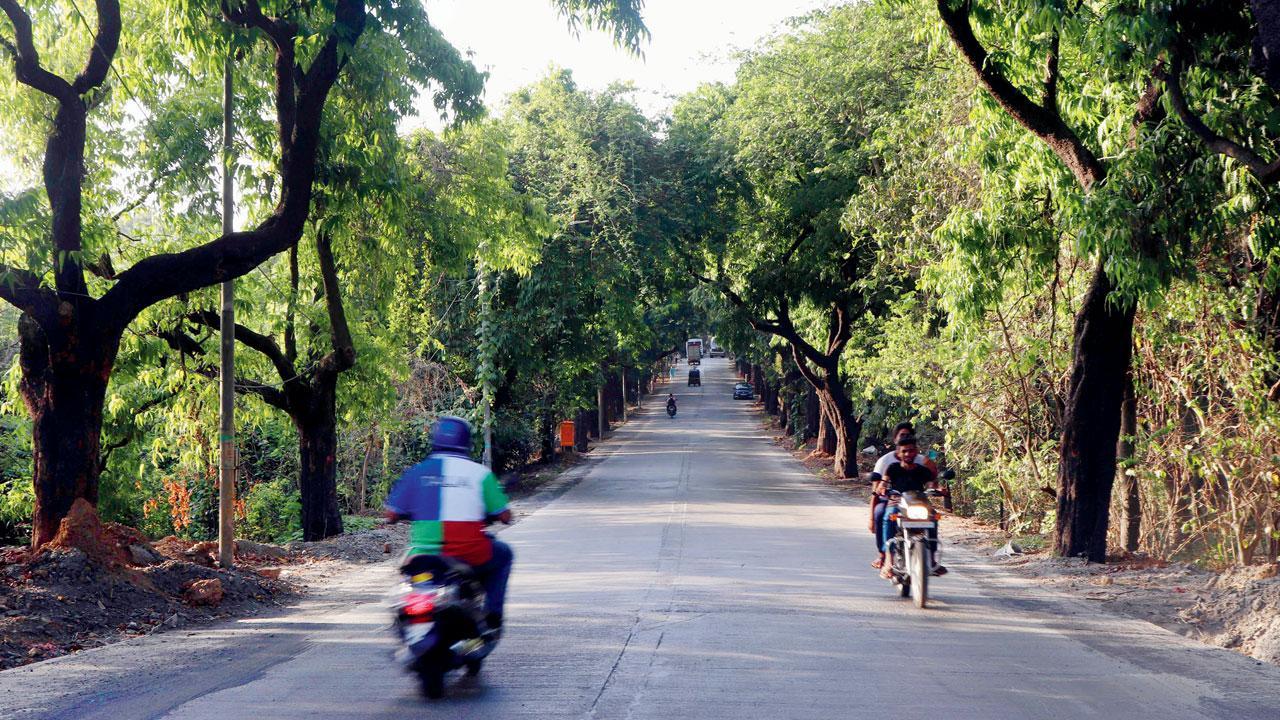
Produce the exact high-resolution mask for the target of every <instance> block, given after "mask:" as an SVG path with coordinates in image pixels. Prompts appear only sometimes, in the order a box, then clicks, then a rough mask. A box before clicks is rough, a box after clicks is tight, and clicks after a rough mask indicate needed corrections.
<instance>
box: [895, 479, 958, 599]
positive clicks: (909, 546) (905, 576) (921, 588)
mask: <svg viewBox="0 0 1280 720" xmlns="http://www.w3.org/2000/svg"><path fill="white" fill-rule="evenodd" d="M954 477H955V472H954V471H951V470H947V471H946V472H944V473H943V474H942V478H943V479H944V480H950V479H952V478H954ZM941 495H943V493H940V492H938V491H936V490H926V491H924V492H922V493H921V492H905V493H899V492H894V491H892V490H891V491H890V492H889V507H888V508H886V510H885V512H886V513H889V518H890V519H891V520H893V521H894V522H896V523H897V525H898V532H897V534H895V535H894V536H893V537H891V538H889V539H888V553H887V555H886V556H885V562H887V563H889V571H890V572H891V573H892V577H891V578H890V582H892V583H893V584H894V585H895V586H897V588H898V592H899V593H901V595H902V597H907V596H908V595H910V596H911V600H912V602H914V603H915V606H916V607H918V608H924V607H925V605H926V604H927V603H928V602H929V578H930V577H931V576H932V575H933V574H934V570H935V569H936V568H937V566H938V557H939V554H940V548H939V547H938V511H937V510H935V509H934V508H933V504H932V503H930V502H929V498H932V497H939V496H941Z"/></svg>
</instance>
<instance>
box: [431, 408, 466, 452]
mask: <svg viewBox="0 0 1280 720" xmlns="http://www.w3.org/2000/svg"><path fill="white" fill-rule="evenodd" d="M431 451H432V452H451V453H460V454H462V455H470V454H471V423H469V422H467V421H466V420H463V419H462V418H460V417H453V416H452V415H445V416H443V417H441V418H440V419H438V420H436V422H435V425H432V426H431Z"/></svg>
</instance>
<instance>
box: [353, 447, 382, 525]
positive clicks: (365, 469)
mask: <svg viewBox="0 0 1280 720" xmlns="http://www.w3.org/2000/svg"><path fill="white" fill-rule="evenodd" d="M376 439H377V433H375V432H373V431H370V432H369V441H368V442H367V443H366V444H365V447H364V460H362V461H361V462H360V479H359V481H358V482H356V512H357V513H362V512H364V510H365V505H364V499H365V493H366V492H368V489H367V484H368V483H367V480H368V478H369V458H370V457H372V456H373V444H374V442H375V440H376Z"/></svg>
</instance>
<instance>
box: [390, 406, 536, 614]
mask: <svg viewBox="0 0 1280 720" xmlns="http://www.w3.org/2000/svg"><path fill="white" fill-rule="evenodd" d="M431 449H432V452H431V454H430V455H428V456H427V459H426V460H423V461H422V462H420V463H418V464H417V465H414V466H413V467H411V468H409V469H408V470H405V471H404V474H403V475H401V476H400V479H399V480H397V481H396V484H395V487H393V488H392V489H391V493H390V494H389V495H388V496H387V501H386V503H385V505H384V506H383V507H384V509H385V510H386V515H387V519H388V520H389V521H391V522H396V521H398V520H409V521H411V524H410V526H409V549H408V553H407V555H408V556H410V557H412V556H414V555H444V556H447V557H451V558H456V559H458V560H461V561H462V562H465V563H466V564H468V565H470V566H471V569H472V570H473V571H474V572H475V574H476V577H477V578H478V579H479V580H480V582H481V583H482V584H483V585H484V592H485V611H486V613H487V615H486V617H485V622H486V623H487V624H488V626H489V629H490V630H491V631H494V632H496V631H497V630H499V629H500V628H501V627H502V606H503V602H504V600H505V599H506V594H507V578H508V577H510V575H511V562H512V559H513V555H512V552H511V548H510V547H509V546H508V545H507V544H506V543H504V542H502V541H501V540H497V539H496V538H494V537H493V536H492V535H489V534H488V533H486V532H485V531H484V528H485V525H486V524H488V523H489V522H498V521H500V522H503V523H508V524H509V523H510V522H511V510H510V509H508V507H507V495H506V493H504V492H503V491H502V486H501V485H499V484H498V478H497V476H495V475H494V474H493V472H491V471H490V470H489V468H487V467H485V466H484V465H481V464H480V463H477V462H473V461H472V460H471V425H470V424H469V423H467V421H466V420H463V419H462V418H456V417H442V418H440V419H439V420H437V421H436V423H435V425H434V426H432V428H431Z"/></svg>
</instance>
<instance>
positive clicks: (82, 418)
mask: <svg viewBox="0 0 1280 720" xmlns="http://www.w3.org/2000/svg"><path fill="white" fill-rule="evenodd" d="M63 308H66V310H65V313H66V315H65V316H64V317H66V316H70V317H69V320H70V321H69V322H67V323H66V324H65V325H63V326H61V327H58V328H57V329H55V331H54V332H55V334H54V335H53V336H52V337H50V336H48V335H46V334H45V331H44V330H43V329H42V328H41V327H40V325H39V323H37V322H36V321H35V320H34V319H32V318H31V317H30V316H29V315H26V314H23V315H22V316H21V318H20V319H19V321H18V334H19V353H20V354H19V363H20V365H21V368H22V380H21V383H20V385H19V390H20V392H21V395H22V399H23V402H24V403H25V404H26V407H27V411H28V412H29V413H30V415H31V440H32V442H31V447H32V467H33V471H34V472H33V474H32V484H33V486H34V489H35V496H36V499H35V512H34V514H33V516H32V526H33V530H32V534H31V546H32V547H33V548H38V547H40V546H41V545H44V544H45V543H47V542H49V541H50V540H52V539H53V537H54V536H55V535H57V533H58V526H59V525H60V524H61V522H62V518H63V517H65V516H66V514H67V512H68V511H69V510H70V509H71V504H72V503H74V502H75V501H76V500H77V499H78V498H84V499H85V500H88V501H89V502H90V503H91V504H93V505H95V506H96V505H97V504H98V476H99V474H100V472H101V470H102V467H101V462H100V458H99V447H100V442H101V438H102V408H103V405H104V403H105V401H106V396H107V381H108V379H109V378H110V376H111V368H112V365H113V364H114V362H115V357H116V352H117V351H118V349H119V346H120V339H119V337H118V336H116V337H103V336H102V335H100V334H98V333H97V332H94V331H93V330H88V331H85V330H83V328H86V327H92V325H91V324H90V323H86V322H84V321H83V320H81V321H80V322H76V318H75V317H74V314H75V313H76V312H78V311H77V310H73V309H70V303H64V304H63Z"/></svg>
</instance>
